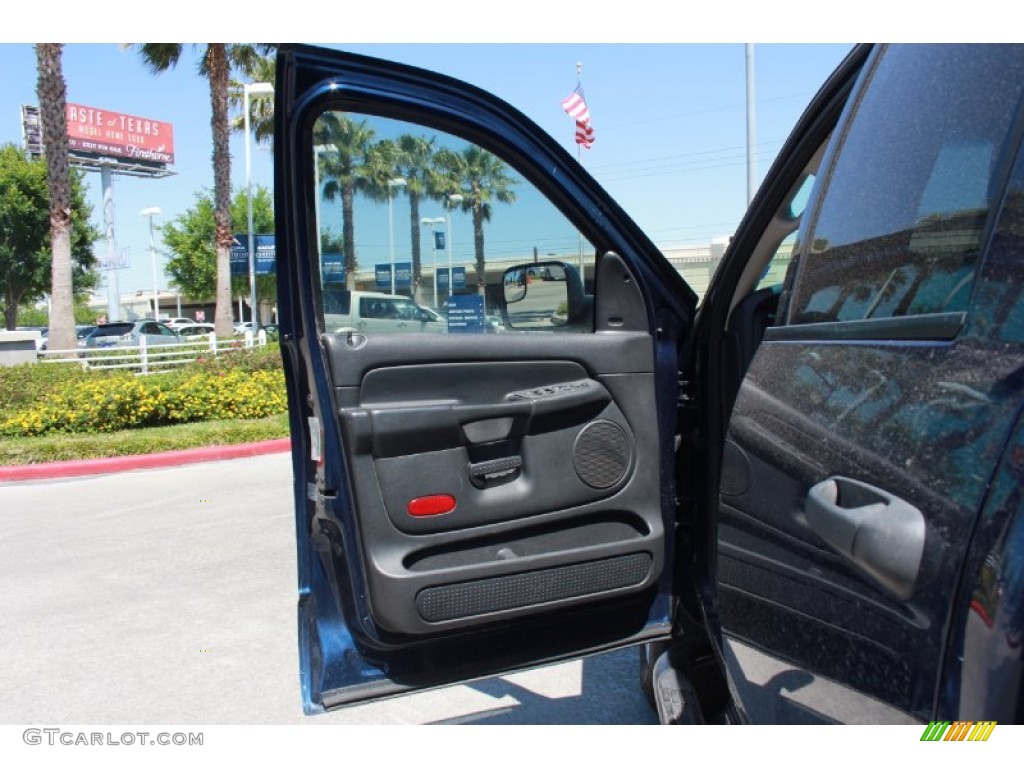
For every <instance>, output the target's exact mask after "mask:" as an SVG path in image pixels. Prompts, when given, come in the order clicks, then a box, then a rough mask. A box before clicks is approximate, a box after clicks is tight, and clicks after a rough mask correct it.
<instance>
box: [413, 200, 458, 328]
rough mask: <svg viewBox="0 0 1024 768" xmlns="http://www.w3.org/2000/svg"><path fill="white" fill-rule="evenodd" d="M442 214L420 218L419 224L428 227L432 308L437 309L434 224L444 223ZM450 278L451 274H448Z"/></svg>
mask: <svg viewBox="0 0 1024 768" xmlns="http://www.w3.org/2000/svg"><path fill="white" fill-rule="evenodd" d="M444 223H445V219H444V216H435V217H434V218H432V219H426V218H424V219H420V224H422V225H423V226H426V227H430V240H431V242H430V248H431V250H432V251H433V253H434V309H437V238H436V237H435V236H434V225H436V224H444ZM448 277H449V279H451V275H450V274H449V275H448Z"/></svg>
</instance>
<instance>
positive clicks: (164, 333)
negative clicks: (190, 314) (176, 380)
mask: <svg viewBox="0 0 1024 768" xmlns="http://www.w3.org/2000/svg"><path fill="white" fill-rule="evenodd" d="M143 336H145V338H146V344H147V345H153V344H180V343H181V337H179V336H178V334H177V333H175V332H174V331H173V330H172V329H171V328H168V327H167V326H166V325H164V324H163V323H158V322H156V321H155V320H136V321H134V322H130V321H126V322H118V323H106V324H105V325H98V326H96V330H94V331H93V332H92V333H90V334H89V335H88V336H86V337H85V346H86V347H90V348H92V347H137V346H138V345H139V339H141V338H142V337H143Z"/></svg>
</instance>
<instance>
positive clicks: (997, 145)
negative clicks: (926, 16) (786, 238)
mask: <svg viewBox="0 0 1024 768" xmlns="http://www.w3.org/2000/svg"><path fill="white" fill-rule="evenodd" d="M871 77H872V81H871V82H870V83H869V85H868V87H867V89H866V91H865V95H864V97H863V98H861V99H860V101H859V102H858V103H857V104H856V105H855V109H854V112H853V117H852V119H851V121H850V123H849V124H848V125H847V127H846V130H845V132H844V134H843V135H842V136H841V137H840V139H839V142H840V143H839V145H838V147H837V151H836V154H835V158H836V159H835V162H834V165H833V166H832V168H831V169H830V170H829V172H828V173H827V174H826V176H825V178H824V183H826V184H827V185H828V186H827V187H826V190H825V194H824V195H822V202H821V206H820V208H819V209H818V210H817V211H816V213H815V216H814V217H813V218H811V219H810V221H808V222H806V224H807V226H808V230H807V231H806V232H801V238H800V243H799V245H798V249H799V254H800V255H799V258H800V262H801V263H800V266H799V269H798V272H797V276H796V284H795V286H794V292H793V299H792V302H791V312H790V315H789V317H790V322H791V323H797V324H799V323H809V322H823V321H837V320H838V321H847V320H865V319H870V318H881V317H901V316H907V315H919V314H928V313H938V312H956V311H962V310H965V309H966V308H967V304H968V301H969V299H970V295H971V287H972V283H973V279H974V275H975V272H976V270H977V267H978V260H979V254H980V251H981V248H982V237H983V233H984V231H985V229H986V224H987V221H988V217H989V212H990V210H991V208H992V206H993V205H994V204H995V203H996V202H998V201H997V200H996V199H994V198H995V196H997V195H998V194H999V188H998V187H999V183H1000V177H999V173H998V171H999V168H1000V159H1001V158H1002V157H1003V155H1004V152H1005V150H1006V144H1007V137H1008V134H1009V132H1010V128H1011V125H1012V123H1013V119H1014V116H1015V114H1016V111H1017V105H1018V102H1019V100H1020V96H1021V88H1022V84H1024V50H1022V49H1021V48H1020V47H1018V46H993V47H991V48H984V49H980V48H973V47H970V46H956V45H952V46H913V47H909V48H908V47H903V46H894V47H892V48H889V49H887V50H885V51H884V53H883V54H882V57H881V59H880V61H879V62H878V65H877V68H876V69H875V71H874V73H873V74H872V76H871Z"/></svg>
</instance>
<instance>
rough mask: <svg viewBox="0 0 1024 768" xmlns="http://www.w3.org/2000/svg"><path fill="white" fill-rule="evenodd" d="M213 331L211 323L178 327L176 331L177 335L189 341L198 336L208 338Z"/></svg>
mask: <svg viewBox="0 0 1024 768" xmlns="http://www.w3.org/2000/svg"><path fill="white" fill-rule="evenodd" d="M215 330H216V329H215V328H214V325H213V323H189V324H188V325H182V326H179V327H178V329H177V331H178V335H179V336H181V338H183V339H188V340H189V341H194V340H196V339H197V337H199V336H209V335H210V334H211V333H214V332H215Z"/></svg>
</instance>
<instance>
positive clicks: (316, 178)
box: [313, 144, 338, 269]
mask: <svg viewBox="0 0 1024 768" xmlns="http://www.w3.org/2000/svg"><path fill="white" fill-rule="evenodd" d="M337 151H338V148H337V147H336V146H335V145H334V144H317V145H316V146H314V147H313V187H314V189H315V190H316V196H315V197H314V198H313V211H314V214H313V215H314V217H315V218H316V222H315V223H316V252H317V255H318V256H322V255H323V254H322V253H321V250H322V248H323V246H322V245H321V241H322V240H323V235H322V233H321V230H320V155H321V154H322V153H324V152H337ZM320 268H321V269H323V264H322V263H321V266H320Z"/></svg>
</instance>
